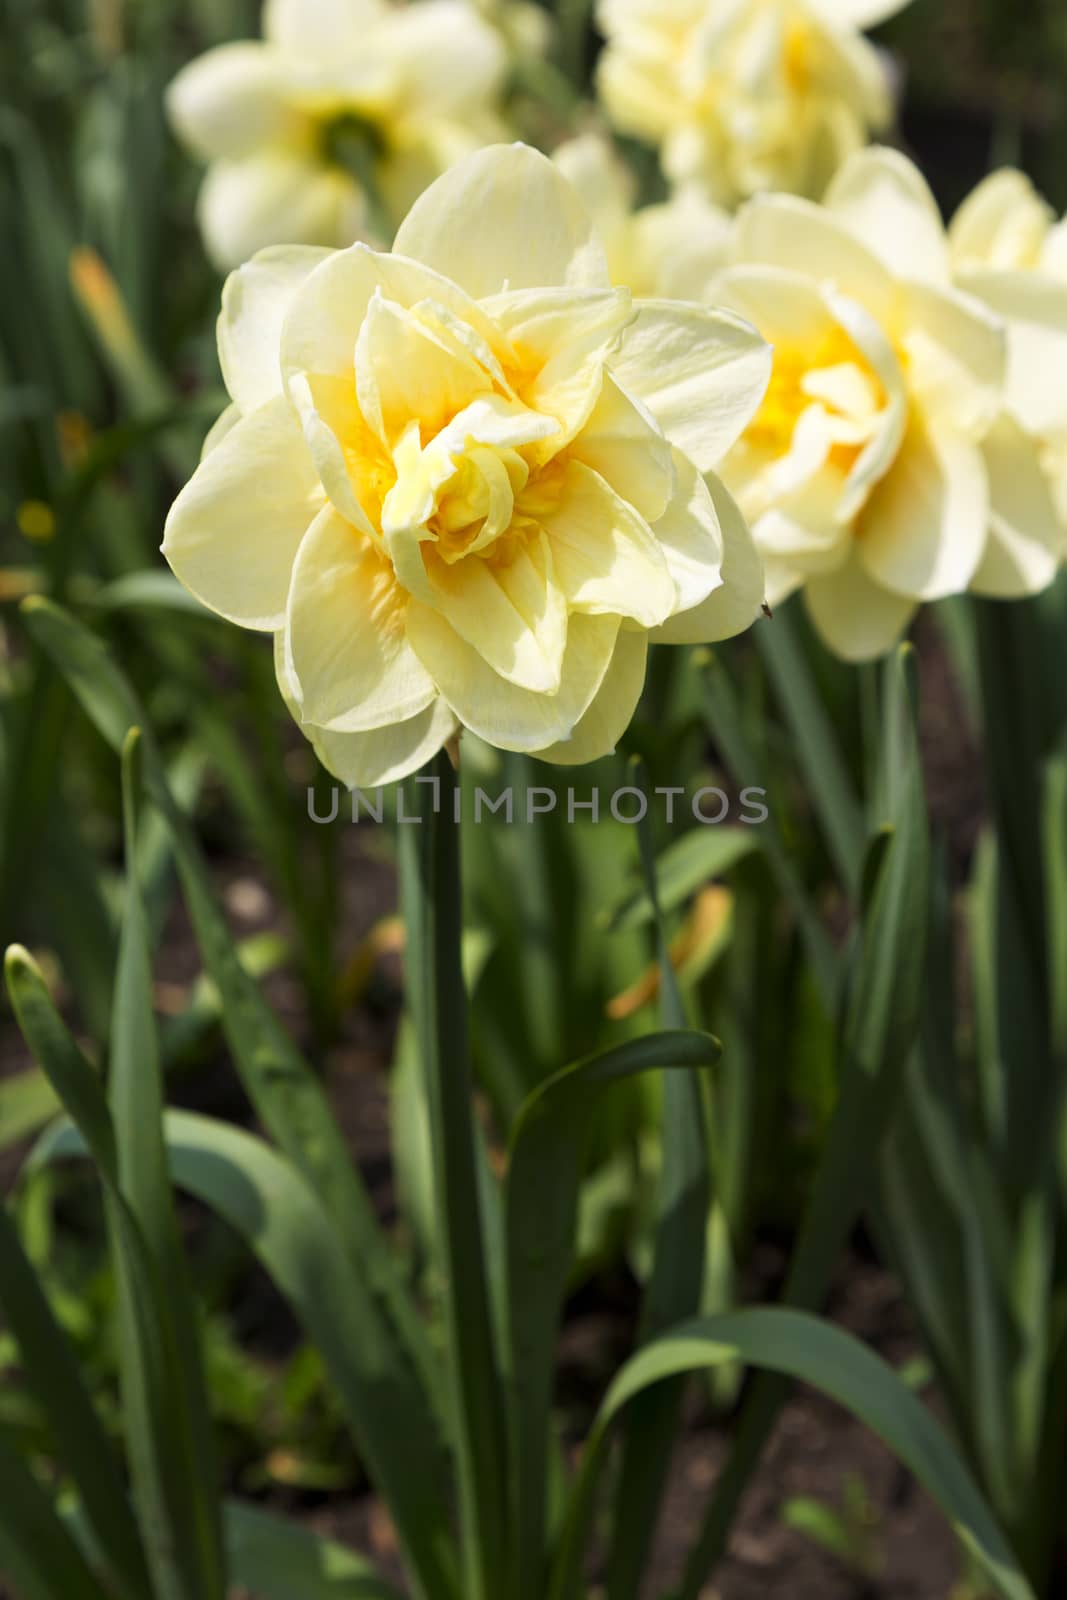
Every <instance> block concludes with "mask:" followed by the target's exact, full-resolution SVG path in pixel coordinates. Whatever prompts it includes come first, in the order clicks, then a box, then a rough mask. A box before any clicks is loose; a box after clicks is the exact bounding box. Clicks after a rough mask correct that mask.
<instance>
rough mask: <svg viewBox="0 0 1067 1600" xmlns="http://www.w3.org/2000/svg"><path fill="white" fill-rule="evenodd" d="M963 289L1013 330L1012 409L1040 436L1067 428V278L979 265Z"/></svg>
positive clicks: (962, 281) (1010, 356) (1008, 391)
mask: <svg viewBox="0 0 1067 1600" xmlns="http://www.w3.org/2000/svg"><path fill="white" fill-rule="evenodd" d="M959 282H960V286H961V288H963V289H965V290H966V291H967V293H968V294H969V295H971V296H973V297H975V298H977V299H978V300H980V301H981V302H982V303H983V304H984V305H986V306H988V307H989V309H990V310H991V311H992V312H994V313H995V314H996V315H997V316H998V317H1001V318H1003V320H1004V322H1005V324H1006V326H1007V330H1008V374H1007V384H1006V395H1005V398H1006V400H1007V405H1008V409H1009V410H1010V411H1012V412H1013V413H1014V414H1015V416H1016V417H1017V418H1018V420H1019V422H1020V423H1021V424H1022V426H1023V427H1024V428H1025V429H1026V430H1027V431H1028V432H1029V433H1034V434H1037V435H1038V436H1041V435H1044V434H1053V433H1058V432H1061V431H1063V430H1064V429H1067V384H1065V383H1064V381H1063V373H1064V370H1065V365H1067V281H1061V280H1060V279H1058V278H1053V277H1049V276H1047V275H1046V274H1044V273H1039V272H994V271H989V270H974V271H970V272H962V273H960V274H959Z"/></svg>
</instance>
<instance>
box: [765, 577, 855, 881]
mask: <svg viewBox="0 0 1067 1600" xmlns="http://www.w3.org/2000/svg"><path fill="white" fill-rule="evenodd" d="M754 637H755V640H756V645H757V648H758V649H759V652H760V655H761V656H762V657H763V660H764V663H765V664H766V667H767V670H768V672H769V673H770V676H771V679H772V681H773V683H774V688H775V693H776V694H777V696H778V699H779V701H780V703H781V706H782V710H783V711H784V713H785V716H786V720H787V721H788V723H789V726H790V728H791V730H792V733H793V740H794V745H795V748H796V754H797V760H798V762H799V764H800V768H801V771H802V772H803V774H804V778H805V782H806V784H807V788H808V792H809V793H810V795H811V798H812V802H813V804H814V806H815V810H816V812H817V813H818V817H819V820H820V822H821V823H822V830H823V837H824V839H825V841H826V844H827V847H828V849H829V850H830V853H831V855H832V857H833V859H834V861H835V862H836V863H837V869H838V872H839V873H840V876H841V881H842V883H843V884H844V885H845V887H846V889H847V890H848V891H849V892H850V893H852V894H854V893H855V892H856V890H857V889H858V887H859V883H858V871H859V865H860V862H861V861H862V859H863V847H864V825H863V812H862V810H861V808H860V804H859V800H858V799H857V797H856V792H855V789H854V786H853V783H852V780H851V777H850V776H849V772H848V768H847V766H846V764H845V759H844V756H843V755H842V752H841V747H840V745H839V743H838V740H837V737H836V735H835V733H834V729H833V724H832V722H831V720H830V717H829V716H828V714H827V711H826V706H825V704H824V702H823V700H822V698H821V696H820V694H819V691H818V689H817V687H816V685H815V683H814V681H813V679H812V673H811V668H810V667H809V665H808V661H807V658H806V656H805V654H804V650H803V647H802V645H801V643H800V640H799V639H798V638H797V633H796V627H795V613H793V612H792V610H791V608H789V607H782V608H780V609H779V610H778V611H777V612H776V613H775V616H774V618H773V620H771V621H769V622H768V623H765V624H761V625H760V626H759V627H757V628H756V629H755V630H754Z"/></svg>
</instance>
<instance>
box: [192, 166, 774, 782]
mask: <svg viewBox="0 0 1067 1600" xmlns="http://www.w3.org/2000/svg"><path fill="white" fill-rule="evenodd" d="M219 353H220V358H221V362H222V368H223V373H224V376H225V379H226V383H227V387H228V389H229V392H230V395H231V396H232V399H233V405H232V406H231V408H230V409H229V410H228V411H227V412H226V413H225V414H224V416H223V418H222V419H220V422H219V424H218V425H217V426H216V428H215V429H214V430H213V432H212V435H211V436H210V437H209V440H208V443H207V446H206V448H205V453H204V457H203V460H202V462H201V465H200V467H199V470H198V471H197V472H196V474H195V475H194V477H193V478H192V480H191V481H190V482H189V484H187V486H186V487H185V489H184V490H183V491H182V493H181V494H180V495H179V497H178V499H177V501H176V502H175V504H174V506H173V508H172V510H171V513H170V517H169V519H168V522H167V527H166V535H165V540H164V546H163V548H164V553H165V554H166V556H167V559H168V560H169V562H170V564H171V566H172V567H173V569H174V571H175V572H176V573H177V574H178V576H179V577H180V578H181V580H182V581H183V582H184V583H185V584H186V585H187V586H188V588H189V589H190V590H191V591H192V592H193V593H194V594H196V595H198V596H199V597H200V598H201V599H202V600H203V601H204V602H205V603H206V604H207V605H209V606H211V607H212V608H213V609H214V610H216V611H217V612H219V613H221V614H222V615H223V616H226V617H228V618H230V619H231V620H233V621H234V622H238V623H241V624H243V625H244V626H246V627H249V628H257V629H261V630H266V631H269V632H271V633H273V634H274V635H275V641H276V661H277V667H278V678H279V683H280V685H281V688H282V692H283V694H284V695H285V698H286V699H287V701H288V703H289V704H290V706H291V708H292V710H293V712H294V715H295V716H296V717H297V718H298V720H299V721H300V723H301V726H302V727H303V729H304V731H305V733H306V734H307V735H308V737H309V738H310V739H311V741H312V743H313V745H314V747H315V749H316V750H317V752H318V754H319V755H320V757H321V759H322V761H323V762H324V764H325V765H326V766H327V767H329V768H330V769H331V770H332V771H333V772H334V773H336V774H337V775H339V776H340V777H341V778H342V779H343V780H344V781H346V782H348V783H349V784H360V785H372V784H378V783H384V782H388V781H390V780H392V779H395V778H398V777H400V776H402V775H403V774H405V773H408V772H411V771H413V770H415V769H416V768H417V767H419V766H420V765H422V764H423V762H425V761H426V759H427V758H428V757H429V756H430V755H431V754H433V753H434V752H435V751H436V750H438V749H439V748H440V747H441V746H442V744H444V743H445V742H446V741H447V740H448V739H449V738H450V737H451V736H452V735H453V734H454V733H455V732H456V731H457V729H458V728H459V727H460V726H463V727H466V728H469V729H471V730H473V731H474V732H475V733H477V734H479V735H481V736H482V737H483V738H484V739H486V740H488V741H489V742H490V743H492V744H494V745H497V746H499V747H502V748H504V749H508V750H518V751H527V752H530V753H532V754H536V755H538V756H540V757H541V758H542V759H544V760H547V761H554V762H560V763H575V762H585V761H589V760H593V759H595V758H596V757H599V756H601V755H603V754H605V753H606V752H608V751H610V750H611V749H612V748H613V747H614V745H615V743H616V741H617V740H618V739H619V737H620V735H621V734H622V733H623V731H624V730H625V728H626V726H627V724H628V722H629V720H630V718H631V716H632V714H633V710H634V707H635V704H636V702H637V699H638V696H639V695H640V693H641V689H642V686H643V682H644V674H645V658H646V652H647V648H648V643H649V641H650V640H664V641H666V642H675V643H688V642H701V641H706V640H711V639H719V638H724V637H727V636H729V635H730V634H733V633H735V632H737V631H739V630H740V629H742V628H745V627H747V626H748V624H749V623H750V622H751V621H752V620H753V618H754V617H755V616H756V615H757V614H758V612H759V609H760V606H761V603H762V600H763V574H762V570H761V566H760V562H759V559H758V557H757V555H756V552H755V549H754V546H753V544H752V540H751V538H750V535H749V533H748V530H747V528H746V526H745V524H744V521H743V520H742V518H741V517H740V515H739V513H738V511H737V508H736V506H735V505H734V503H733V501H732V500H731V498H730V496H729V494H728V493H727V492H726V490H725V489H724V488H723V486H722V484H721V483H720V481H719V480H718V479H717V478H716V477H715V476H714V472H713V469H714V468H715V466H716V464H717V463H718V462H719V461H720V460H721V459H722V458H723V457H724V456H725V455H726V454H727V453H728V452H729V451H730V450H731V448H732V447H733V446H734V445H735V444H736V442H737V440H738V438H739V437H740V436H741V434H742V433H743V431H744V429H745V428H746V426H747V425H748V424H749V423H750V421H751V419H752V418H753V416H754V415H755V414H756V412H757V409H758V407H759V405H760V402H761V400H762V397H763V393H764V390H765V388H766V385H767V379H768V373H769V371H770V351H769V350H768V348H767V346H766V344H765V343H764V341H763V340H762V338H761V337H760V336H759V334H758V333H756V331H755V330H754V329H753V328H752V327H751V326H750V325H749V324H748V323H747V322H746V321H744V320H743V319H742V318H741V317H738V316H736V315H735V314H733V313H732V312H730V311H720V310H715V309H711V308H708V307H704V306H700V305H696V304H689V303H685V302H679V301H671V300H657V299H650V300H640V299H634V297H633V296H632V295H631V293H630V291H629V289H628V288H625V287H620V286H613V285H612V283H611V281H610V278H609V274H608V268H607V262H606V259H605V255H604V251H603V247H602V245H601V243H600V241H599V239H598V238H597V235H596V232H595V229H594V227H593V224H592V221H591V219H590V217H589V215H588V212H587V210H586V208H585V207H584V205H583V204H582V201H581V199H580V197H579V195H578V193H577V191H576V190H575V189H574V188H573V187H572V186H571V185H570V184H569V183H567V181H566V180H565V179H564V178H563V177H562V176H561V174H560V172H559V171H558V169H557V168H556V167H555V166H554V165H553V164H552V163H551V162H550V161H549V160H548V159H547V158H545V157H544V156H541V155H539V154H537V153H536V152H535V151H533V150H531V149H529V148H528V147H526V146H522V145H514V146H500V147H492V148H488V149H486V150H484V151H482V152H480V153H478V154H477V155H475V156H472V157H469V158H468V159H467V160H466V161H464V162H462V163H460V164H459V165H458V166H456V167H455V168H454V169H453V170H452V171H451V172H450V173H448V174H446V175H445V176H443V177H441V178H440V179H438V180H437V182H436V183H435V184H433V185H432V187H431V188H430V189H428V190H427V191H426V193H425V194H424V195H423V196H422V197H421V199H420V200H419V201H418V202H417V203H416V204H415V206H414V207H413V209H412V210H411V212H410V213H409V215H408V217H407V218H406V220H405V221H404V223H403V224H402V226H401V228H400V231H399V233H398V235H397V238H396V243H395V248H394V250H393V252H392V253H390V254H386V253H379V252H376V251H374V250H372V249H370V248H368V247H367V246H366V245H364V244H356V245H354V246H353V247H351V248H350V249H348V250H344V251H340V252H330V251H325V250H321V249H314V248H310V247H303V248H298V247H286V248H275V249H269V250H267V251H265V252H263V253H261V254H259V255H257V256H256V257H254V258H253V260H252V261H251V262H249V263H248V264H247V265H246V266H244V267H243V268H241V269H240V270H239V271H237V272H236V273H234V274H233V275H232V276H231V277H230V278H229V280H228V282H227V284H226V288H225V291H224V296H223V308H222V315H221V318H220V321H219Z"/></svg>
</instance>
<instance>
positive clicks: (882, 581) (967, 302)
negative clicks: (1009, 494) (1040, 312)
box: [712, 149, 1040, 660]
mask: <svg viewBox="0 0 1067 1600" xmlns="http://www.w3.org/2000/svg"><path fill="white" fill-rule="evenodd" d="M712 298H713V300H714V301H715V302H716V303H717V304H721V305H726V306H730V307H732V308H733V309H734V310H735V311H737V312H739V313H740V314H741V315H743V316H745V317H748V318H749V319H750V320H751V321H752V322H754V323H755V324H756V326H757V327H758V328H759V329H760V331H761V333H763V335H764V336H765V337H766V338H767V339H768V340H769V341H770V342H771V344H772V345H773V346H774V351H775V355H774V370H773V373H772V376H771V382H770V386H769V388H768V391H767V395H766V399H765V400H764V403H763V405H762V407H761V408H760V410H759V412H758V413H757V415H756V417H755V418H754V420H753V422H752V423H751V425H750V426H749V428H748V429H747V430H746V432H745V434H744V437H743V438H742V439H741V441H740V443H739V444H738V445H737V446H736V448H735V449H734V450H733V451H732V452H731V453H730V455H729V457H728V458H727V460H726V461H725V462H724V464H723V466H722V469H721V470H722V473H723V476H724V479H725V481H726V483H727V485H728V487H730V488H731V490H732V492H733V493H734V494H735V496H736V497H737V500H738V503H739V505H740V506H741V509H742V512H743V513H744V515H745V516H746V517H747V518H748V520H749V522H750V524H751V526H752V530H753V533H754V535H755V538H756V543H757V545H758V546H759V548H760V550H761V552H762V554H763V556H764V561H765V565H766V571H767V588H768V599H769V600H770V601H771V603H772V605H773V604H774V603H775V602H776V601H781V600H782V599H784V598H785V597H786V596H787V595H788V594H790V593H791V592H792V591H793V590H795V589H798V588H801V587H803V589H804V594H805V598H806V601H807V604H808V608H809V610H810V612H811V615H812V617H813V619H814V621H815V624H816V626H817V627H818V629H819V631H820V632H821V634H822V636H823V638H824V639H825V640H826V642H827V644H828V645H829V646H830V647H831V648H832V649H833V650H835V651H836V652H837V653H838V654H839V655H841V656H843V657H845V658H847V659H851V660H866V659H871V658H873V657H875V656H878V655H880V654H882V653H883V652H884V651H885V650H887V649H888V648H889V647H890V646H891V645H892V644H893V642H894V641H895V640H896V639H897V638H898V637H899V635H900V634H901V633H902V632H903V630H904V629H905V628H906V627H907V625H908V623H909V621H910V619H911V617H912V615H913V613H914V612H915V610H916V608H917V607H918V606H919V604H920V603H921V602H922V601H924V600H935V599H938V598H941V597H943V596H946V595H951V594H957V593H959V592H961V591H963V590H966V589H969V588H971V587H972V586H974V585H975V584H976V583H979V584H980V585H981V587H982V588H983V589H984V590H985V591H986V592H992V591H994V590H995V585H994V583H993V581H992V577H991V567H990V565H989V564H988V562H987V553H988V550H989V537H990V526H991V516H992V514H993V512H994V511H995V509H996V493H997V487H998V482H999V474H1000V473H1001V472H1002V471H1003V472H1005V473H1011V472H1015V471H1019V472H1022V473H1025V474H1026V475H1027V477H1028V479H1029V478H1030V477H1032V476H1033V473H1032V470H1031V463H1032V459H1033V454H1034V452H1033V448H1032V446H1029V445H1028V444H1027V443H1026V441H1021V440H1020V439H1003V438H1002V437H1001V436H1000V434H999V432H998V430H997V428H996V426H995V425H996V424H997V421H998V418H999V417H1000V414H1001V408H1002V404H1003V396H1004V378H1005V366H1006V341H1005V333H1004V327H1003V324H1002V322H1001V320H1000V318H999V317H998V316H996V315H995V314H994V313H993V312H992V311H990V310H989V309H988V308H987V307H986V306H985V305H983V304H982V302H981V301H979V300H977V299H975V298H974V297H973V296H970V295H968V294H965V293H963V292H961V291H960V290H959V289H958V288H957V287H956V286H955V284H954V283H953V280H952V274H951V269H950V260H949V248H948V241H947V238H946V235H945V229H944V225H943V223H942V221H941V217H940V215H939V213H938V210H937V206H936V204H935V202H934V198H933V196H932V195H931V193H930V191H929V189H928V188H927V186H926V183H925V182H924V180H923V178H922V177H921V175H920V174H919V172H918V171H917V170H916V168H915V167H914V166H912V164H911V163H910V162H909V161H907V160H906V159H905V158H904V157H903V156H900V155H897V154H896V153H894V152H892V151H888V150H880V149H872V150H869V151H867V152H865V153H863V154H861V155H858V156H855V157H853V159H852V160H851V161H850V162H849V163H848V164H847V165H846V166H845V167H844V168H843V169H842V171H841V172H840V173H839V174H838V177H837V178H836V179H835V181H834V183H833V184H832V186H831V188H830V191H829V193H828V195H827V198H826V202H825V205H823V206H817V205H814V204H813V203H812V202H810V201H806V200H802V199H797V198H793V197H791V196H768V197H764V198H762V199H757V200H753V201H751V202H750V203H749V204H748V205H747V206H746V207H745V208H744V209H743V210H742V211H741V212H740V213H739V215H738V217H737V220H736V223H735V233H734V239H733V245H732V252H731V265H730V266H729V267H728V268H727V269H725V270H724V271H723V272H722V273H721V274H720V276H719V278H718V279H717V280H716V283H715V285H714V287H713V290H712ZM990 446H991V447H992V453H991V454H987V447H990ZM1038 534H1040V530H1038ZM995 592H1000V591H995ZM1004 592H1011V591H1010V589H1008V590H1006V591H1004Z"/></svg>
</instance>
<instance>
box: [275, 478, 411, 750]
mask: <svg viewBox="0 0 1067 1600" xmlns="http://www.w3.org/2000/svg"><path fill="white" fill-rule="evenodd" d="M405 615H406V596H405V595H404V593H403V591H402V590H401V589H399V587H398V586H397V583H396V580H395V578H394V576H393V571H392V567H391V566H390V564H389V562H388V561H387V560H386V559H385V558H384V557H383V556H382V555H380V554H379V552H378V551H377V549H376V548H375V546H374V545H373V544H372V543H371V541H370V540H369V539H367V538H366V537H365V536H364V535H363V534H361V533H359V532H358V531H357V530H356V529H355V528H353V527H352V526H351V525H350V524H349V523H347V522H345V520H344V518H343V517H340V516H338V514H337V512H336V511H335V510H334V508H333V507H332V506H327V507H325V508H324V510H323V511H322V512H321V513H320V515H319V516H318V517H317V518H316V520H315V522H314V524H313V526H312V527H311V528H310V530H309V531H308V535H307V538H306V539H305V540H304V542H303V544H302V545H301V546H300V550H299V553H298V556H297V560H296V562H295V564H294V567H293V580H292V584H291V586H290V592H289V607H288V613H287V617H286V633H287V636H288V651H289V659H290V661H291V663H292V669H293V677H294V689H295V691H296V694H297V697H298V699H299V702H300V706H301V710H302V714H303V717H304V720H305V721H307V722H312V723H314V724H315V725H316V726H317V727H320V728H328V729H331V730H334V731H340V732H346V733H350V732H357V731H358V732H361V731H363V730H365V729H368V728H380V727H384V726H385V725H386V724H388V723H392V722H400V721H403V720H404V719H405V718H408V717H413V716H416V715H417V714H418V713H419V712H420V711H423V710H425V708H426V707H427V706H428V705H429V704H430V702H431V700H432V699H433V696H434V686H433V683H432V681H431V679H430V677H429V675H428V674H427V672H426V670H425V668H424V667H423V666H422V664H421V663H420V661H419V660H418V658H417V657H416V655H415V654H414V652H413V651H412V649H411V648H410V646H409V645H408V643H407V639H406V637H405V631H404V625H405Z"/></svg>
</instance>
